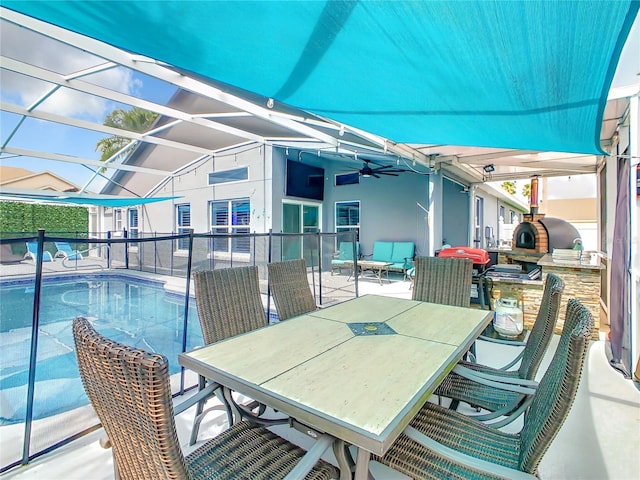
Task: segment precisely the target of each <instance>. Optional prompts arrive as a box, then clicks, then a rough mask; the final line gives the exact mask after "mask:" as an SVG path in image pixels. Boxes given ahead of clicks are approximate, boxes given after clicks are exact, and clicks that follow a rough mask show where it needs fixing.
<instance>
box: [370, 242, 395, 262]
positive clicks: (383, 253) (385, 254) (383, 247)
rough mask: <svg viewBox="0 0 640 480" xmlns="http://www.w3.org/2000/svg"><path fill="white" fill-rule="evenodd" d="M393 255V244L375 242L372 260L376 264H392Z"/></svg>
mask: <svg viewBox="0 0 640 480" xmlns="http://www.w3.org/2000/svg"><path fill="white" fill-rule="evenodd" d="M392 255H393V242H374V244H373V255H372V256H371V260H373V261H374V262H391V261H392V260H391V256H392Z"/></svg>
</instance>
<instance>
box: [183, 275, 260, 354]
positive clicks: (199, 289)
mask: <svg viewBox="0 0 640 480" xmlns="http://www.w3.org/2000/svg"><path fill="white" fill-rule="evenodd" d="M193 284H194V289H195V295H196V305H197V307H198V317H199V318H200V326H201V327H202V335H203V337H204V341H205V343H206V344H209V343H213V342H217V341H218V340H223V339H225V338H229V337H233V336H234V335H238V334H240V333H245V332H249V331H251V330H255V329H256V328H260V327H264V326H265V325H267V317H266V314H265V309H264V306H263V305H262V298H261V296H260V283H259V280H258V267H257V266H248V267H236V268H221V269H218V270H202V271H198V272H195V273H194V274H193Z"/></svg>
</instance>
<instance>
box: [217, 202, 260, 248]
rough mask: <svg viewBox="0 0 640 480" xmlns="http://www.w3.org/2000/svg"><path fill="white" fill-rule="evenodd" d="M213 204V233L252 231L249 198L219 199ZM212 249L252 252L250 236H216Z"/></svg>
mask: <svg viewBox="0 0 640 480" xmlns="http://www.w3.org/2000/svg"><path fill="white" fill-rule="evenodd" d="M210 205H211V233H214V234H241V233H250V231H251V230H250V227H249V223H250V220H251V211H250V208H249V207H250V203H249V199H248V198H241V199H236V200H218V201H214V202H211V203H210ZM212 250H213V251H214V252H216V253H228V254H231V253H250V242H249V237H242V238H215V239H214V241H213V247H212Z"/></svg>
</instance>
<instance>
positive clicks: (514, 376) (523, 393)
mask: <svg viewBox="0 0 640 480" xmlns="http://www.w3.org/2000/svg"><path fill="white" fill-rule="evenodd" d="M563 290H564V282H563V281H562V279H560V278H559V277H558V276H556V275H554V274H551V273H550V274H548V275H547V278H546V280H545V286H544V293H543V295H542V301H541V303H540V308H539V310H538V314H537V316H536V321H535V323H534V325H533V328H532V329H531V332H530V334H529V336H528V337H527V340H526V342H525V343H524V348H523V349H522V350H521V352H520V354H519V355H517V356H516V358H515V359H514V360H512V361H511V362H509V363H508V364H507V365H505V366H503V367H501V368H493V367H490V366H487V365H482V364H479V363H471V362H465V361H461V362H459V363H458V365H456V367H455V368H454V369H453V372H452V373H450V374H449V375H448V376H447V377H446V378H445V379H444V380H443V382H442V383H441V384H440V386H439V387H438V388H437V389H436V391H435V394H436V395H440V396H444V397H449V398H452V399H454V400H457V401H463V402H466V403H468V404H470V405H472V406H474V407H481V408H483V409H484V410H487V411H489V412H490V413H487V414H483V415H477V416H474V418H476V419H477V420H493V419H496V418H498V417H506V418H504V419H503V420H501V421H499V422H498V423H495V424H493V425H494V426H502V425H506V424H507V423H510V422H511V421H513V420H514V419H515V418H517V417H518V415H519V414H520V413H522V412H523V411H524V410H525V408H526V406H527V405H528V402H530V401H531V393H533V392H534V391H535V388H536V386H537V383H536V382H535V381H534V378H535V376H536V374H537V372H538V368H539V367H540V363H541V362H542V358H543V357H544V354H545V352H546V350H547V347H548V346H549V342H550V341H551V337H552V336H553V330H554V328H555V325H556V322H557V320H558V315H559V313H560V300H561V297H562V292H563ZM518 362H520V364H519V366H518V368H517V369H513V370H511V368H512V367H513V366H514V365H515V364H516V363H518ZM496 382H499V383H498V387H500V388H496Z"/></svg>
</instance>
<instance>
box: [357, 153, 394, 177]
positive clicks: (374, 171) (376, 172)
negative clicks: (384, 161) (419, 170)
mask: <svg viewBox="0 0 640 480" xmlns="http://www.w3.org/2000/svg"><path fill="white" fill-rule="evenodd" d="M362 160H363V161H364V165H363V166H362V168H361V169H360V170H358V172H359V173H360V176H362V177H365V178H368V177H375V178H380V175H389V176H392V177H397V176H398V173H402V172H406V170H404V169H402V168H398V167H395V166H393V165H380V164H379V163H376V162H373V161H371V160H367V159H364V158H363V159H362ZM371 164H373V165H378V166H377V167H371Z"/></svg>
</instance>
